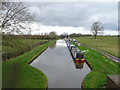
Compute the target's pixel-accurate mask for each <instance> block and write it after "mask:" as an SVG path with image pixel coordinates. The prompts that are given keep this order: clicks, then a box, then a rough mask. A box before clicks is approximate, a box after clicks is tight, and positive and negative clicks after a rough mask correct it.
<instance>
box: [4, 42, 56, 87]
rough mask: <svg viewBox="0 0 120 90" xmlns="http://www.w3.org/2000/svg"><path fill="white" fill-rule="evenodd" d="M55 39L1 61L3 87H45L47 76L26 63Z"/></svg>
mask: <svg viewBox="0 0 120 90" xmlns="http://www.w3.org/2000/svg"><path fill="white" fill-rule="evenodd" d="M54 42H55V40H52V41H49V42H47V43H45V44H43V45H40V46H38V47H36V48H34V49H32V50H31V51H29V52H26V53H24V54H22V55H20V56H18V57H16V58H13V59H11V60H9V61H5V62H3V63H2V69H3V71H2V76H3V77H2V81H3V82H2V84H3V86H2V87H3V88H46V87H47V83H48V80H47V77H46V76H45V75H44V73H43V72H41V71H40V70H38V69H36V68H34V67H32V66H30V65H28V63H29V62H30V61H31V60H33V59H34V58H35V57H37V56H38V55H39V54H40V53H41V52H42V51H43V50H45V49H46V48H47V47H49V46H50V45H52V44H53V43H54Z"/></svg>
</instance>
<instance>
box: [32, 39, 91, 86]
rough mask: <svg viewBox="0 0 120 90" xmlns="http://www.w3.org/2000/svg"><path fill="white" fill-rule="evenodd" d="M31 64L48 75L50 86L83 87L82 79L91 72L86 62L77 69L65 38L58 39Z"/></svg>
mask: <svg viewBox="0 0 120 90" xmlns="http://www.w3.org/2000/svg"><path fill="white" fill-rule="evenodd" d="M31 65H32V66H34V67H36V68H38V69H40V70H41V71H43V72H44V73H45V75H46V76H47V77H48V88H81V83H82V80H83V79H84V77H85V76H86V75H87V74H88V73H89V72H90V68H89V67H88V65H87V64H86V63H84V66H83V68H82V69H76V66H75V64H74V62H73V59H72V57H71V55H70V52H69V50H68V48H67V45H66V43H65V41H63V40H57V41H56V46H55V47H54V48H48V49H47V50H46V51H44V52H43V53H42V54H41V55H40V56H39V57H38V58H37V59H36V60H34V61H33V63H31Z"/></svg>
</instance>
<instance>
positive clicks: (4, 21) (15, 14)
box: [0, 1, 34, 34]
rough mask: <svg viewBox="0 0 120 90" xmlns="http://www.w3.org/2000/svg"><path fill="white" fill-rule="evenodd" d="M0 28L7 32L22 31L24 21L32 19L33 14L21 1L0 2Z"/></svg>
mask: <svg viewBox="0 0 120 90" xmlns="http://www.w3.org/2000/svg"><path fill="white" fill-rule="evenodd" d="M0 9H1V11H0V28H1V30H2V32H5V33H7V34H14V33H19V34H20V33H22V31H21V29H26V27H25V25H23V24H24V23H26V22H27V23H29V22H31V21H33V19H34V18H33V15H32V14H31V13H30V11H29V7H28V5H27V4H25V3H23V2H5V1H4V2H0Z"/></svg>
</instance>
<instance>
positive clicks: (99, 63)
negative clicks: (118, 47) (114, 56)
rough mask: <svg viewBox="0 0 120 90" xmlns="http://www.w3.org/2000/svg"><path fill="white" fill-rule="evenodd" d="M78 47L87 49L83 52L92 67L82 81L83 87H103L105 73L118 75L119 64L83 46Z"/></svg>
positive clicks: (104, 84)
mask: <svg viewBox="0 0 120 90" xmlns="http://www.w3.org/2000/svg"><path fill="white" fill-rule="evenodd" d="M78 48H79V49H80V50H89V52H87V53H85V59H86V60H87V61H88V63H89V64H90V66H91V67H92V71H91V72H90V73H89V74H88V75H87V76H86V77H85V79H84V81H83V85H82V86H83V88H105V87H106V79H107V77H106V76H107V75H118V74H119V75H120V72H119V71H120V64H118V63H116V62H114V61H112V60H110V59H109V58H107V57H105V56H103V55H102V54H100V53H99V52H97V51H94V50H92V49H90V48H87V47H85V46H78Z"/></svg>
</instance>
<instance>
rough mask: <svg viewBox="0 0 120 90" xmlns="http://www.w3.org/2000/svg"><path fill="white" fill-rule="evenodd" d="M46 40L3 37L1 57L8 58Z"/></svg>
mask: <svg viewBox="0 0 120 90" xmlns="http://www.w3.org/2000/svg"><path fill="white" fill-rule="evenodd" d="M47 41H48V40H40V39H14V38H12V39H3V40H2V52H3V55H2V58H3V59H7V58H8V59H10V58H12V57H16V56H18V55H21V54H23V53H25V52H27V51H29V50H31V49H33V48H35V47H36V46H39V45H40V44H43V43H45V42H47Z"/></svg>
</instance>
